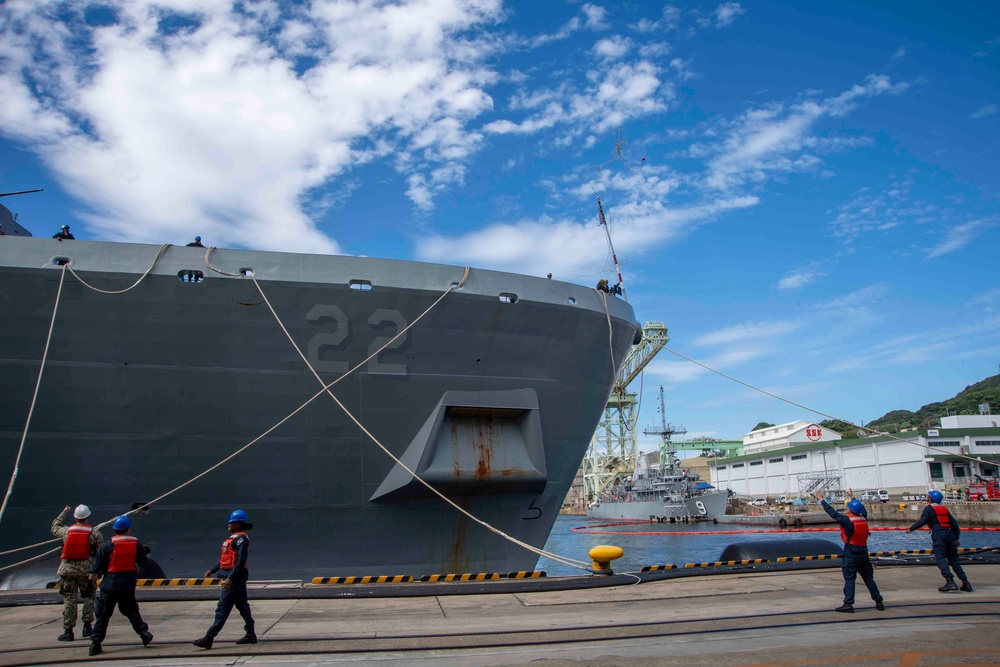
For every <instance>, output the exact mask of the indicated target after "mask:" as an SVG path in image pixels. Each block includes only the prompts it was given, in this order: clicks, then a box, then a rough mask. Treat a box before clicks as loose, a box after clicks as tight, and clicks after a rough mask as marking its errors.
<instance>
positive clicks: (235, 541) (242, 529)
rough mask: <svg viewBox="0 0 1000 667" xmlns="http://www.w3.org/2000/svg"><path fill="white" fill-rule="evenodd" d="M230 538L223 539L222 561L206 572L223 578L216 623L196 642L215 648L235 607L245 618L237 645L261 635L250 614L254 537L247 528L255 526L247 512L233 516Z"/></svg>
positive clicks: (231, 518) (208, 574) (253, 640)
mask: <svg viewBox="0 0 1000 667" xmlns="http://www.w3.org/2000/svg"><path fill="white" fill-rule="evenodd" d="M227 527H228V529H229V537H228V538H226V539H225V540H224V541H223V542H222V555H221V556H220V557H219V562H218V563H216V564H215V567H213V568H212V569H211V570H209V571H207V572H206V573H205V576H206V577H211V576H212V575H214V574H218V576H219V578H221V579H222V594H221V595H220V596H219V604H218V606H216V608H215V622H214V623H212V627H210V628H209V629H208V631H207V632H206V633H205V636H204V637H202V638H201V639H196V640H194V641H193V642H192V643H193V644H194V645H195V646H197V647H199V648H204V649H209V648H212V642H214V641H215V637H216V636H217V635H218V634H219V633H220V632H221V631H222V627H223V626H224V625H225V624H226V619H228V618H229V613H230V612H231V611H232V610H233V607H236V609H237V610H238V611H239V612H240V616H242V617H243V630H244V635H243V636H242V637H240V638H239V639H237V640H236V643H237V644H256V643H257V634H256V633H255V632H254V622H253V615H252V614H251V613H250V601H249V600H248V599H247V579H249V578H250V571H249V570H248V569H247V556H248V555H249V553H250V538H249V537H247V531H248V530H250V529H251V528H253V524H252V523H250V521H249V518H248V517H247V513H246V512H244V511H243V510H236V511H234V512H233V513H232V514H230V515H229V524H228V526H227Z"/></svg>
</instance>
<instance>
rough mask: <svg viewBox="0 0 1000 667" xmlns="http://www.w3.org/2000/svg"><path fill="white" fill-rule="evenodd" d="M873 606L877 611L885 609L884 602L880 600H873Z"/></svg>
mask: <svg viewBox="0 0 1000 667" xmlns="http://www.w3.org/2000/svg"><path fill="white" fill-rule="evenodd" d="M875 608H876V609H878V610H879V611H885V604H883V603H882V601H881V600H878V601H876V602H875Z"/></svg>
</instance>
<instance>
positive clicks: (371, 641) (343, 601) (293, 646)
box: [0, 563, 1000, 667]
mask: <svg viewBox="0 0 1000 667" xmlns="http://www.w3.org/2000/svg"><path fill="white" fill-rule="evenodd" d="M966 572H967V573H968V575H969V577H970V579H971V581H972V584H973V587H974V589H975V590H974V592H972V593H939V592H938V591H937V587H938V586H940V585H941V584H942V583H943V580H942V578H941V576H940V574H939V572H938V570H937V568H935V567H933V566H929V565H907V566H901V567H878V568H877V569H876V572H875V579H876V581H877V583H878V585H879V587H880V588H881V590H882V594H883V596H884V597H885V603H886V610H885V611H884V612H879V611H876V610H875V608H874V604H873V603H872V602H871V601H870V600H869V599H868V594H867V590H866V589H865V587H864V585H863V584H862V582H861V581H860V580H859V581H858V591H857V594H858V597H857V602H856V605H855V609H856V612H855V613H853V614H843V613H835V612H833V609H834V607H836V606H838V605H839V604H840V603H841V601H842V599H843V598H842V588H843V578H842V576H841V573H840V569H839V568H820V569H807V570H799V571H785V572H760V571H756V570H753V569H746V570H743V571H739V572H726V573H721V574H705V575H701V576H686V577H681V578H670V579H664V580H661V581H649V582H645V583H641V584H635V585H630V584H628V583H621V582H622V581H623V579H624V580H628V579H630V578H629V577H615V578H614V581H616V582H619V584H618V585H615V586H610V587H591V588H580V589H574V590H549V591H538V592H532V590H531V587H532V586H537V582H529V581H526V582H524V589H523V590H522V591H517V590H513V591H511V590H504V592H491V588H490V587H491V585H493V584H492V582H482V583H477V584H472V585H471V586H473V588H461V587H468V586H470V584H466V583H446V584H420V583H417V584H404V585H400V586H397V587H396V589H397V590H410V591H413V590H414V588H413V587H415V586H416V587H421V586H422V587H424V588H423V589H420V590H422V591H425V593H424V594H422V595H412V594H406V596H405V597H384V595H385V591H386V590H387V589H380V590H381V592H378V593H370V592H369V591H371V590H372V589H374V588H375V587H374V586H369V587H366V588H362V587H359V586H357V585H340V586H323V587H318V586H309V587H305V588H303V587H301V586H300V585H298V584H296V585H288V584H285V585H282V584H272V585H269V586H267V587H257V588H252V589H251V591H250V600H251V605H252V607H253V614H254V617H255V619H256V622H257V633H258V635H259V636H260V642H259V643H258V644H256V645H249V646H239V645H236V644H235V643H234V642H235V640H236V639H238V638H239V637H240V636H241V635H242V634H243V631H242V625H243V624H242V619H240V617H239V615H238V613H236V612H235V611H234V612H233V615H232V616H230V618H229V622H228V623H227V625H226V628H225V629H224V631H223V633H222V634H221V635H220V636H219V637H218V638H217V639H216V643H215V646H214V647H213V648H212V649H211V650H209V651H204V650H202V649H198V648H196V647H194V646H192V645H191V641H192V640H194V639H197V638H198V637H201V636H202V635H203V634H204V631H205V629H206V628H207V627H208V626H209V625H210V624H211V621H212V617H213V613H214V609H215V601H214V599H213V596H214V594H215V593H216V591H215V590H213V589H204V587H203V588H202V590H199V591H191V590H187V591H185V592H184V593H183V594H172V592H171V591H167V590H142V589H140V591H139V593H140V595H139V600H140V607H141V610H142V615H143V617H144V619H145V620H146V622H147V623H149V626H150V630H151V632H152V633H153V634H154V636H155V638H154V640H153V642H152V644H150V645H149V647H147V648H143V647H142V644H141V643H140V642H139V639H138V637H136V635H135V634H134V633H133V632H132V629H131V628H130V627H129V625H128V623H127V621H126V620H125V619H124V618H123V617H122V616H120V615H118V613H117V612H116V614H115V616H114V617H113V618H112V622H111V626H110V628H109V630H108V637H107V639H106V640H105V643H104V653H102V654H101V655H100V656H96V657H93V658H91V657H88V655H87V648H88V646H89V642H87V641H86V640H83V639H82V638H81V637H80V634H79V633H80V625H77V640H76V641H74V642H57V641H56V636H57V635H59V633H61V632H62V622H61V606H60V605H59V604H57V602H58V595H57V594H56V593H55V592H53V591H46V592H25V591H6V592H2V593H0V628H2V631H0V634H2V637H3V640H2V642H0V666H7V665H29V664H30V665H34V664H78V663H88V662H89V663H95V662H101V661H113V662H115V663H116V664H120V665H121V664H143V663H145V664H150V665H154V664H155V665H236V664H239V665H343V664H357V663H361V662H364V663H365V664H366V665H393V666H399V667H404V666H405V667H411V666H417V667H431V666H435V667H439V666H444V665H446V666H458V665H461V666H463V667H478V666H482V667H492V666H507V665H532V666H533V667H619V666H621V667H625V666H626V665H627V666H628V667H651V666H653V665H656V666H660V665H678V666H680V665H721V666H739V665H758V666H759V665H772V666H778V665H781V666H788V667H791V666H800V665H801V666H809V665H824V666H825V665H850V666H857V667H883V666H886V667H888V666H890V665H891V666H893V667H896V666H900V667H902V666H906V667H931V666H933V665H997V664H1000V566H998V565H997V564H987V563H978V564H977V563H970V564H969V565H967V566H966ZM631 579H633V580H634V579H635V578H634V577H633V578H631ZM509 585H510V584H509V582H507V583H504V586H509ZM407 587H408V588H407ZM461 590H475V591H482V592H476V593H474V594H455V593H456V592H458V591H461ZM495 590H500V589H495ZM374 595H378V597H374ZM168 598H175V599H168ZM176 598H184V599H176ZM15 602H16V603H17V604H14V603H15ZM4 605H7V606H4Z"/></svg>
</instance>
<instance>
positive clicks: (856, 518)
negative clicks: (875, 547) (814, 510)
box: [813, 490, 885, 614]
mask: <svg viewBox="0 0 1000 667" xmlns="http://www.w3.org/2000/svg"><path fill="white" fill-rule="evenodd" d="M813 495H814V496H815V497H816V498H818V499H819V501H820V503H821V504H822V506H823V509H824V510H826V513H827V514H829V515H830V518H831V519H833V520H834V521H836V522H837V523H839V524H840V537H841V539H842V540H844V555H843V557H842V559H841V566H840V569H841V571H842V572H843V573H844V604H842V605H841V606H839V607H837V608H836V609H834V611H840V612H845V613H848V614H852V613H854V584H855V582H856V581H857V578H858V575H859V574H860V575H861V579H862V580H863V581H864V582H865V586H867V587H868V592H869V593H870V594H871V596H872V600H874V601H875V608H876V609H878V610H879V611H885V604H884V603H883V602H882V594H881V593H879V590H878V586H877V585H876V584H875V571H874V568H872V562H871V559H870V558H868V512H866V511H865V506H864V505H862V504H861V501H860V500H858V499H857V498H855V497H854V494H852V493H851V492H850V490H848V495H849V496H850V497H851V500H850V501H849V502H848V503H847V514H846V515H844V514H841V513H840V512H838V511H837V510H835V509H833V508H832V507H831V506H830V504H829V503H828V502H826V501H825V500H823V494H822V493H821V492H819V491H817V492H816V493H814V494H813Z"/></svg>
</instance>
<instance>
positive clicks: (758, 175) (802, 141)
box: [706, 75, 908, 189]
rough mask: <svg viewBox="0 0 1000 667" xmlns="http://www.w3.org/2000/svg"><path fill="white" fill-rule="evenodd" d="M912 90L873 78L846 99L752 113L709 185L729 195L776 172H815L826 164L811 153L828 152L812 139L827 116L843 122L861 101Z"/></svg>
mask: <svg viewBox="0 0 1000 667" xmlns="http://www.w3.org/2000/svg"><path fill="white" fill-rule="evenodd" d="M907 87H908V84H906V83H901V84H893V83H892V82H891V81H890V80H889V78H888V77H886V76H882V75H869V76H868V77H867V79H866V80H865V83H864V84H857V85H854V86H852V87H851V88H850V89H848V90H846V91H844V92H843V93H841V94H840V95H837V96H835V97H830V98H826V99H820V100H806V101H804V102H801V103H799V104H796V105H794V106H793V107H791V108H790V109H786V108H785V107H784V106H782V105H780V104H773V105H770V106H766V107H763V108H758V109H751V110H750V111H747V112H746V113H745V114H744V115H743V116H742V117H741V118H740V119H739V120H738V121H737V122H736V123H734V124H733V126H732V128H731V129H730V130H729V132H728V136H727V137H726V138H725V140H724V141H723V142H722V144H721V145H719V146H716V147H714V150H715V151H716V153H717V155H716V157H715V158H713V159H712V160H711V162H710V163H709V174H708V177H707V179H706V182H707V184H708V185H709V186H710V187H713V188H717V189H727V188H732V187H735V186H738V185H741V184H743V183H745V182H747V181H761V180H763V179H765V178H766V175H767V174H768V173H770V172H781V171H803V170H807V169H812V168H815V167H816V166H817V165H818V164H819V163H820V160H819V158H818V157H817V156H815V155H813V154H812V153H810V152H809V151H810V150H813V149H817V148H824V147H825V148H835V147H836V145H835V144H834V145H832V146H823V145H822V144H820V143H818V142H817V140H816V139H815V138H814V137H812V135H811V132H812V129H813V125H814V124H815V122H816V121H817V120H818V119H819V118H822V117H824V116H831V117H839V116H843V115H845V114H847V113H848V112H850V111H851V109H853V108H854V105H855V104H856V103H857V101H858V100H860V99H862V98H865V97H874V96H877V95H884V94H898V93H900V92H902V91H904V90H906V89H907Z"/></svg>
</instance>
